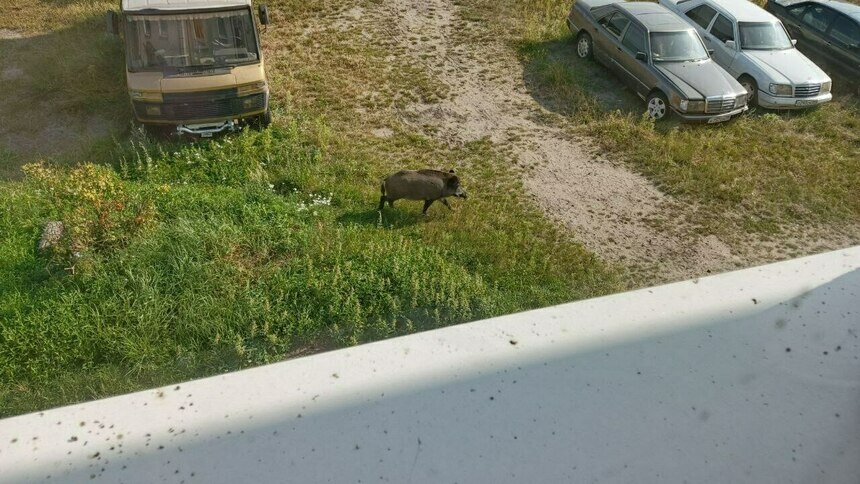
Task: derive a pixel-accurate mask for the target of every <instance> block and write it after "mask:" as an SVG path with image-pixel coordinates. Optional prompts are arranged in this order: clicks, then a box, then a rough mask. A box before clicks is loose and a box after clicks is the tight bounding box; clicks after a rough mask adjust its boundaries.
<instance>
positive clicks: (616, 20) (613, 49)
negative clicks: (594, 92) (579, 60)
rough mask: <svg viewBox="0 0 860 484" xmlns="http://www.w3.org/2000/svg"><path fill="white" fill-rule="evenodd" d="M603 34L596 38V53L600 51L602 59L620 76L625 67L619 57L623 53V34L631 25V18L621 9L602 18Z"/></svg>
mask: <svg viewBox="0 0 860 484" xmlns="http://www.w3.org/2000/svg"><path fill="white" fill-rule="evenodd" d="M599 23H600V28H601V30H602V31H601V35H598V36H597V39H594V42H595V44H596V49H595V51H594V52H595V55H597V52H598V51H600V55H601V56H602V58H601V60H602V61H603V63H604V64H605V65H606V67H608V68H609V69H610V70H612V71H613V72H615V73H616V74H617V75H619V76H622V78H623V76H624V75H625V74H624V72H625V71H624V69H623V68H622V67H621V66H620V64H619V63H618V58H619V56H620V55H621V36H622V35H624V32H625V31H626V30H627V26H628V25H630V19H629V18H627V16H626V15H624V14H623V13H621V12H619V11H615V12H613V13H612V14H610V15H608V16H607V17H604V18H603V19H601V20H600V22H599Z"/></svg>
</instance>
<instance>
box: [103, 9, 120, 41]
mask: <svg viewBox="0 0 860 484" xmlns="http://www.w3.org/2000/svg"><path fill="white" fill-rule="evenodd" d="M105 22H106V24H107V25H106V27H107V33H109V34H111V35H119V15H117V13H116V12H114V11H113V10H108V12H107V14H105Z"/></svg>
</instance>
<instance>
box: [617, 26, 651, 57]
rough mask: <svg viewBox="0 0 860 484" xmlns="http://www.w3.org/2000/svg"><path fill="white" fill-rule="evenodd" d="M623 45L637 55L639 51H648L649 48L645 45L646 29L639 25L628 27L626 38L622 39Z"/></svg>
mask: <svg viewBox="0 0 860 484" xmlns="http://www.w3.org/2000/svg"><path fill="white" fill-rule="evenodd" d="M621 45H623V46H624V47H625V48H626V49H627V50H629V51H630V52H631V53H632V54H633V55H636V53H637V52H648V49H647V48H646V47H645V31H644V30H642V28H641V27H639V26H638V25H631V26H630V27H629V28H628V29H627V33H625V34H624V40H622V41H621Z"/></svg>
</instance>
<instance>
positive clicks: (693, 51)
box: [651, 30, 708, 62]
mask: <svg viewBox="0 0 860 484" xmlns="http://www.w3.org/2000/svg"><path fill="white" fill-rule="evenodd" d="M651 57H652V59H654V62H685V61H699V60H704V59H707V58H708V51H707V50H705V46H704V45H703V44H702V40H701V39H700V38H699V36H698V35H697V34H696V33H695V32H694V31H692V30H685V31H683V32H651Z"/></svg>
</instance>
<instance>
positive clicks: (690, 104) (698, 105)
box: [678, 99, 705, 113]
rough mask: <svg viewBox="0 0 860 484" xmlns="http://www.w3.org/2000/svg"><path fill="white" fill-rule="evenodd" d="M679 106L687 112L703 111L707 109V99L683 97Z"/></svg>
mask: <svg viewBox="0 0 860 484" xmlns="http://www.w3.org/2000/svg"><path fill="white" fill-rule="evenodd" d="M678 107H679V108H681V111H684V112H685V113H701V112H703V111H704V110H705V101H690V100H689V99H682V100H681V102H679V103H678Z"/></svg>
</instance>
